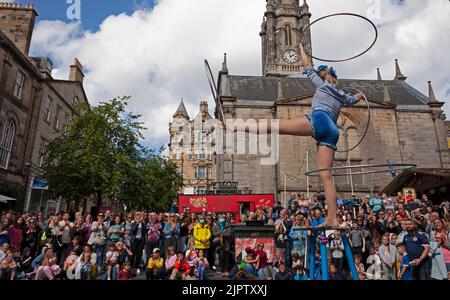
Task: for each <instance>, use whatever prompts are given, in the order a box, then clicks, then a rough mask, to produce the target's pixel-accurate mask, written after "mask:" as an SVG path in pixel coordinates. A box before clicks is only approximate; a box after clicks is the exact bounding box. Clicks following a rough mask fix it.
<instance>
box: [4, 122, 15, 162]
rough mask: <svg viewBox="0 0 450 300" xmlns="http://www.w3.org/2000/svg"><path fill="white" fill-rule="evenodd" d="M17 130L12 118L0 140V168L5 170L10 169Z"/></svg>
mask: <svg viewBox="0 0 450 300" xmlns="http://www.w3.org/2000/svg"><path fill="white" fill-rule="evenodd" d="M15 132H16V125H15V124H14V121H13V120H12V119H9V120H8V121H7V123H6V126H5V128H4V129H3V135H2V139H1V142H0V168H2V169H5V170H6V169H8V163H9V159H10V157H11V150H12V146H13V143H14V134H15Z"/></svg>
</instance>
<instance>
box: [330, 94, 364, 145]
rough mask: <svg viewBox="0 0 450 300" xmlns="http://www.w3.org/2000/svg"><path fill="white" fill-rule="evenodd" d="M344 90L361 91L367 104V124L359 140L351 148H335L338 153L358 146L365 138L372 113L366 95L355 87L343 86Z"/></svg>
mask: <svg viewBox="0 0 450 300" xmlns="http://www.w3.org/2000/svg"><path fill="white" fill-rule="evenodd" d="M345 90H354V91H356V92H357V93H361V94H362V95H363V98H364V100H365V101H366V105H367V125H366V128H365V129H364V134H363V135H362V137H361V138H360V139H359V141H358V142H357V143H356V144H355V145H354V146H353V147H351V148H349V149H347V150H339V149H338V150H336V152H338V153H346V152H350V151H352V150H353V149H355V148H356V147H358V146H359V145H361V143H362V141H363V140H364V139H365V137H366V135H367V132H368V131H369V126H370V119H371V118H372V113H371V111H370V104H369V100H368V99H367V97H366V95H365V94H364V93H363V92H361V91H360V90H358V89H355V88H345Z"/></svg>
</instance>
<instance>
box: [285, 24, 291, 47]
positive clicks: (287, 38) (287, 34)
mask: <svg viewBox="0 0 450 300" xmlns="http://www.w3.org/2000/svg"><path fill="white" fill-rule="evenodd" d="M284 39H285V40H284V43H285V44H286V45H287V46H292V31H291V26H290V25H286V26H285V27H284Z"/></svg>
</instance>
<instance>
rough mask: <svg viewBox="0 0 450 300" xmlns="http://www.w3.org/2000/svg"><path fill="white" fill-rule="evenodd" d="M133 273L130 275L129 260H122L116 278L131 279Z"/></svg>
mask: <svg viewBox="0 0 450 300" xmlns="http://www.w3.org/2000/svg"><path fill="white" fill-rule="evenodd" d="M132 278H133V275H131V265H130V262H128V261H127V262H124V263H123V268H122V269H121V270H120V272H119V275H118V276H117V280H131V279H132Z"/></svg>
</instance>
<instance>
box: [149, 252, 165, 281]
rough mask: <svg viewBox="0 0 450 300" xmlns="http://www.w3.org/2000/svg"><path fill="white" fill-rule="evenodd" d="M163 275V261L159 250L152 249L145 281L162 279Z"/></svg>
mask: <svg viewBox="0 0 450 300" xmlns="http://www.w3.org/2000/svg"><path fill="white" fill-rule="evenodd" d="M163 274H164V259H163V258H162V257H161V250H159V248H155V249H153V254H152V257H151V258H150V259H149V260H148V264H147V273H146V277H147V280H154V279H163Z"/></svg>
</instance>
